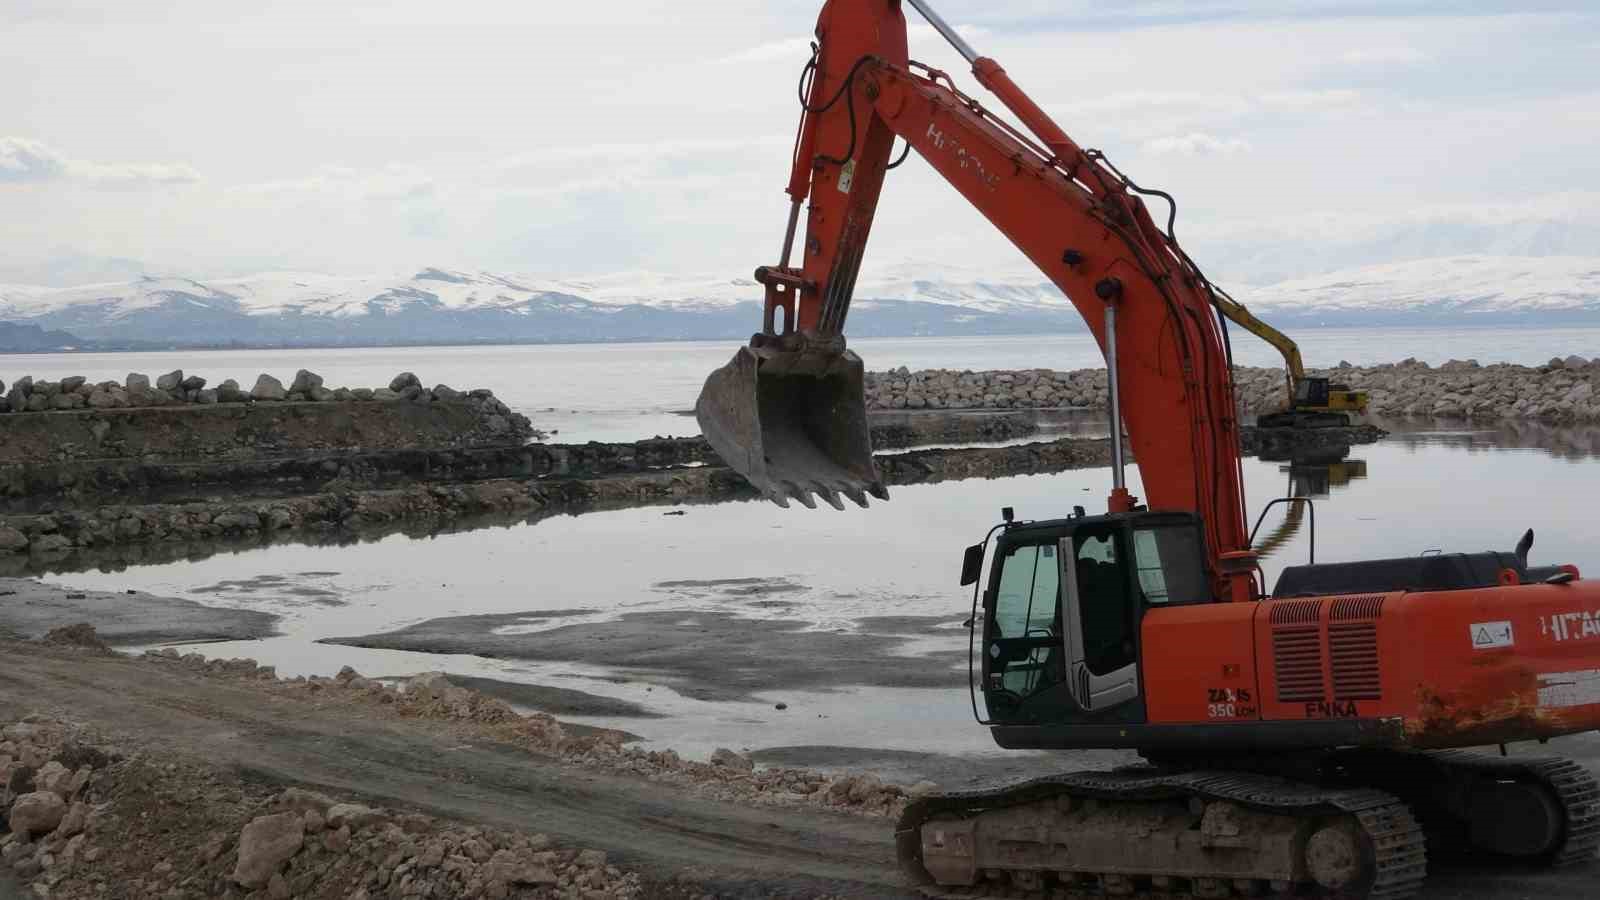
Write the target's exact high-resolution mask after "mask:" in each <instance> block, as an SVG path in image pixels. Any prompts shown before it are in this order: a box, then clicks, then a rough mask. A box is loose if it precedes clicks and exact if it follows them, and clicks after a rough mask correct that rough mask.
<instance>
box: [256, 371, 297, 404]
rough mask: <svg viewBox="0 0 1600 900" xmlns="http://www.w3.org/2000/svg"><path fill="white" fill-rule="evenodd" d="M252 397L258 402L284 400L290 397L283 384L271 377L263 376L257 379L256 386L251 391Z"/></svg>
mask: <svg viewBox="0 0 1600 900" xmlns="http://www.w3.org/2000/svg"><path fill="white" fill-rule="evenodd" d="M250 396H251V397H253V398H254V399H256V400H282V399H284V398H285V397H287V396H288V391H285V390H284V389H283V382H281V381H279V380H278V379H276V378H273V377H272V376H271V375H266V374H263V375H262V376H261V377H260V378H257V379H256V386H255V387H254V388H252V389H251V390H250Z"/></svg>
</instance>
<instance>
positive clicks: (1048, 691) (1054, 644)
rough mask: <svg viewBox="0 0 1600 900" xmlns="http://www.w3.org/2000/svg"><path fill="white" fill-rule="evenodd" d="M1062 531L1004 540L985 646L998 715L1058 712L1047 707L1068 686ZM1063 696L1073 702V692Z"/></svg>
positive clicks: (988, 696) (988, 692)
mask: <svg viewBox="0 0 1600 900" xmlns="http://www.w3.org/2000/svg"><path fill="white" fill-rule="evenodd" d="M1060 534H1061V532H1060V531H1055V532H1054V533H1050V534H1043V535H1039V536H1037V537H1033V538H1023V539H1019V540H1007V541H1002V542H1001V544H1000V546H999V552H998V554H997V558H996V560H995V566H996V568H995V571H994V573H993V575H992V577H991V581H990V588H989V597H988V602H987V603H985V610H984V611H985V614H986V616H985V622H984V651H983V689H984V703H985V705H986V706H988V708H989V715H990V717H991V718H994V719H996V720H1003V721H1008V722H1026V721H1041V720H1048V719H1050V718H1054V717H1055V715H1053V713H1052V711H1051V710H1048V709H1046V707H1048V706H1051V705H1052V703H1051V702H1050V698H1052V697H1055V696H1057V695H1059V694H1060V693H1061V689H1064V685H1065V682H1066V672H1067V669H1066V655H1067V649H1066V639H1065V637H1064V636H1063V634H1062V628H1061V558H1062V554H1061V546H1062V543H1061V540H1060ZM1060 699H1061V700H1063V701H1065V702H1066V703H1067V704H1068V706H1069V708H1070V703H1071V700H1070V697H1061V698H1060ZM1055 712H1056V713H1058V712H1059V710H1057V711H1055Z"/></svg>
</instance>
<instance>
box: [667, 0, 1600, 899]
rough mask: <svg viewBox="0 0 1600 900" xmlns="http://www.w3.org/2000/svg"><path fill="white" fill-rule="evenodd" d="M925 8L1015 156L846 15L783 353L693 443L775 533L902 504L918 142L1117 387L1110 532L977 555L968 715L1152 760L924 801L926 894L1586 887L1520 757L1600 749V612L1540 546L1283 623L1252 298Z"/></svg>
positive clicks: (787, 258) (777, 334)
mask: <svg viewBox="0 0 1600 900" xmlns="http://www.w3.org/2000/svg"><path fill="white" fill-rule="evenodd" d="M903 2H904V3H905V4H906V5H909V6H911V7H915V8H916V10H917V11H918V12H919V13H921V14H922V16H923V17H924V18H925V19H927V21H928V22H929V23H930V24H931V25H932V26H933V27H934V28H935V29H936V30H937V31H938V32H940V33H941V34H942V35H943V36H944V37H945V38H946V39H947V40H948V41H949V42H950V43H951V44H952V45H953V46H954V47H955V48H956V50H958V51H959V52H960V53H961V55H962V56H964V57H965V58H966V59H967V61H968V62H970V63H971V65H972V73H973V76H974V77H975V78H976V79H977V81H978V83H979V84H981V85H982V86H983V87H984V88H986V89H987V90H988V91H989V92H990V93H992V94H993V95H994V96H995V97H997V98H998V99H999V101H1000V102H1001V104H1003V105H1004V106H1005V108H1006V109H1008V110H1009V111H1010V112H1011V114H1012V115H1013V116H1015V118H1016V119H1017V120H1018V121H1020V123H1021V124H1022V126H1023V127H1022V128H1015V127H1012V126H1011V125H1009V124H1007V122H1006V121H1004V120H1002V119H1001V118H999V117H997V116H996V115H994V114H993V113H992V112H991V111H990V110H989V109H987V108H986V107H985V106H984V105H983V104H982V103H981V102H979V101H978V100H977V99H976V98H974V97H972V96H969V95H967V94H964V93H962V92H961V91H960V90H958V89H957V88H956V86H955V84H954V82H953V81H952V79H951V78H950V76H949V75H947V74H946V73H944V72H941V71H938V70H936V69H932V68H929V67H928V66H925V65H922V64H919V63H917V62H915V61H913V60H911V59H910V58H909V57H908V54H907V44H906V22H905V15H904V10H903V8H902V0H828V2H827V3H826V4H825V6H824V7H823V10H822V14H821V17H820V19H819V21H818V23H817V29H816V44H815V49H814V53H813V56H812V59H811V61H810V62H809V63H808V64H807V65H806V67H805V74H804V76H803V77H802V82H801V103H802V105H803V107H804V109H803V113H802V118H801V125H800V129H799V135H798V138H797V145H796V148H795V153H794V160H793V170H792V176H791V179H790V182H789V187H788V193H789V196H790V198H791V199H792V201H793V202H792V205H791V208H790V215H789V224H788V229H787V232H786V236H785V238H784V242H783V254H782V257H781V261H780V262H779V264H778V265H776V266H766V267H762V268H761V269H759V270H757V275H756V277H757V278H758V280H759V281H760V282H761V283H762V284H763V285H764V286H765V290H766V302H765V317H764V323H763V328H762V330H761V332H760V333H759V334H756V335H755V336H754V338H753V339H752V340H751V342H750V344H749V346H747V347H744V348H742V349H741V350H740V351H739V352H738V354H737V356H736V357H735V358H734V360H733V361H732V362H731V363H729V365H728V366H726V367H724V368H722V369H720V370H718V371H717V372H715V373H713V374H712V375H711V376H710V378H708V380H707V383H706V387H705V390H704V392H703V393H702V395H701V398H700V400H699V402H698V404H697V412H698V416H699V420H700V423H701V425H702V428H703V429H704V431H705V433H706V435H707V438H708V439H709V440H710V441H711V443H712V445H713V446H714V447H715V448H716V450H717V452H718V453H719V454H720V455H721V456H722V458H723V460H724V461H726V462H727V463H728V464H729V465H730V466H732V467H733V468H735V469H736V470H738V471H739V472H740V473H742V474H743V475H745V477H746V478H748V479H749V480H750V482H751V483H752V484H754V485H755V486H757V488H759V489H760V490H762V491H763V492H764V493H765V494H766V495H767V496H768V497H770V498H772V499H774V500H776V501H778V502H779V503H781V504H784V505H787V501H788V500H790V499H797V500H800V501H802V502H805V503H806V504H807V505H814V497H815V496H820V497H822V498H823V499H824V500H826V501H828V502H830V503H831V504H833V505H835V506H838V507H841V508H842V506H843V504H842V503H841V502H840V500H841V497H848V498H851V499H853V500H855V501H857V502H858V503H861V504H863V505H864V504H865V503H866V495H867V494H873V495H875V496H878V497H880V498H886V496H887V495H886V493H885V491H884V488H883V485H882V482H881V481H880V480H879V478H878V476H877V472H876V470H875V468H874V467H873V462H872V456H871V446H870V440H869V438H868V435H867V428H866V414H865V409H864V400H863V397H862V392H861V387H862V363H861V360H860V359H859V358H858V357H856V356H855V354H853V353H851V352H850V351H849V350H847V349H846V347H845V340H844V329H845V320H846V314H847V313H848V311H849V307H850V299H851V294H852V290H853V286H854V284H855V280H856V274H857V271H858V270H859V268H860V266H861V261H862V258H863V255H864V252H865V248H866V243H867V237H868V234H869V232H870V231H871V226H872V219H873V213H874V210H875V207H876V206H877V203H878V196H879V192H880V190H881V188H882V187H883V184H884V180H885V176H886V173H887V172H888V171H889V170H890V169H891V168H893V165H894V163H892V162H891V155H892V154H893V152H894V147H893V143H894V142H895V140H896V138H899V139H900V140H903V141H904V142H905V143H906V144H907V146H908V151H907V152H909V151H910V150H915V151H916V152H917V154H918V155H920V156H921V157H922V159H923V160H925V161H926V162H927V164H928V165H930V166H932V167H933V169H934V170H935V171H937V172H938V173H939V174H940V175H942V176H943V177H944V178H945V180H947V181H948V182H949V183H950V184H951V186H953V187H954V188H955V189H956V190H958V191H959V192H960V193H961V194H962V196H964V197H965V198H966V199H967V200H968V201H969V202H971V203H972V205H973V206H975V207H976V208H977V209H978V210H979V211H980V212H982V213H983V215H984V216H986V217H987V218H988V219H989V221H990V222H992V223H993V224H994V226H995V227H996V228H998V229H1000V231H1001V232H1003V233H1004V234H1005V235H1006V237H1008V238H1009V239H1010V240H1011V241H1012V242H1013V243H1014V244H1015V245H1016V246H1017V247H1018V248H1019V249H1020V250H1021V251H1022V252H1023V253H1024V254H1025V255H1026V256H1027V257H1028V259H1030V260H1031V261H1032V262H1033V263H1034V264H1035V265H1036V266H1038V267H1039V269H1040V271H1042V272H1044V273H1045V274H1046V275H1047V276H1048V277H1049V278H1050V279H1051V280H1052V281H1053V282H1054V283H1055V284H1057V285H1058V286H1060V288H1061V291H1062V293H1063V294H1065V296H1066V298H1067V300H1068V301H1070V302H1071V303H1072V304H1073V305H1074V306H1075V307H1076V308H1077V309H1078V311H1079V312H1080V313H1081V314H1082V315H1083V317H1084V319H1085V320H1086V321H1087V323H1088V326H1089V328H1090V330H1091V331H1092V332H1093V334H1094V337H1095V339H1096V340H1097V341H1098V342H1099V344H1100V347H1101V348H1102V350H1103V352H1104V354H1105V357H1106V363H1107V368H1108V371H1109V373H1110V378H1109V385H1110V388H1109V395H1108V405H1109V407H1110V410H1111V422H1112V425H1113V427H1112V428H1111V434H1112V436H1113V462H1112V467H1111V476H1112V482H1113V486H1112V488H1111V493H1110V497H1109V499H1108V504H1107V505H1108V511H1107V512H1106V514H1104V515H1087V514H1085V512H1084V511H1083V510H1082V509H1081V508H1075V509H1074V510H1073V511H1072V512H1070V513H1068V514H1066V515H1064V516H1061V517H1059V518H1053V519H1048V520H1042V521H1016V520H1015V518H1014V516H1013V515H1012V514H1011V511H1010V510H1006V511H1004V515H1003V518H1004V521H1003V522H1002V523H1001V524H999V525H996V526H995V527H994V529H992V530H991V531H990V532H989V535H988V537H986V538H985V540H984V541H983V542H982V543H980V544H977V545H974V546H972V547H969V548H967V550H966V555H965V557H964V559H963V566H962V573H961V584H962V585H964V586H965V585H971V586H973V591H974V593H973V605H974V607H975V609H974V613H975V614H974V617H973V622H974V623H975V624H973V626H972V635H971V642H972V646H973V648H974V652H973V653H972V655H971V656H972V657H975V660H976V661H975V662H974V663H973V664H972V665H973V667H974V668H975V670H976V671H975V672H973V673H971V676H972V679H971V680H973V681H975V684H974V685H973V691H972V693H973V703H972V706H973V712H974V715H975V716H976V717H977V718H978V720H979V722H980V723H981V724H983V725H986V726H988V727H989V728H990V729H991V734H992V736H993V738H994V740H995V741H996V742H997V743H998V744H999V745H1000V746H1002V747H1006V748H1045V749H1056V750H1079V749H1104V748H1122V749H1126V750H1131V751H1137V752H1138V753H1139V754H1140V755H1141V756H1142V757H1143V758H1144V760H1145V762H1144V764H1142V765H1139V766H1136V767H1131V768H1124V769H1118V770H1115V771H1107V772H1074V773H1066V774H1061V775H1057V776H1053V777H1048V778H1043V779H1039V780H1035V781H1029V782H1026V783H1022V784H1016V785H1012V786H1010V787H1006V788H1001V789H996V790H986V791H976V792H970V793H951V794H936V795H933V796H928V797H923V798H919V799H917V800H915V801H914V802H912V803H911V805H910V807H909V808H908V809H907V811H906V813H905V815H904V816H903V818H902V819H901V820H900V822H899V825H898V827H897V831H896V838H897V844H898V852H899V857H900V860H901V864H902V867H903V868H904V871H905V873H906V875H907V877H908V878H909V879H910V881H911V882H912V883H914V884H915V885H917V886H918V887H919V888H920V889H921V890H922V891H923V892H924V893H925V894H927V895H929V896H935V897H984V896H994V897H999V896H1004V897H1039V898H1045V897H1058V896H1067V895H1076V894H1079V893H1087V894H1091V895H1092V894H1103V895H1109V896H1118V897H1122V896H1139V895H1150V896H1162V897H1175V896H1184V897H1200V898H1222V897H1230V896H1234V895H1239V896H1259V895H1263V894H1267V893H1269V892H1270V893H1275V894H1281V895H1286V896H1287V895H1294V896H1330V897H1332V896H1337V897H1350V898H1383V900H1389V898H1402V897H1407V896H1410V895H1412V894H1413V893H1415V892H1416V891H1417V890H1418V889H1419V887H1420V886H1421V884H1422V882H1423V879H1424V876H1425V874H1426V870H1427V857H1428V855H1429V853H1433V854H1436V855H1437V854H1439V853H1441V852H1443V853H1450V852H1455V851H1461V852H1468V853H1472V854H1474V855H1476V856H1478V857H1489V856H1494V857H1507V858H1515V859H1518V860H1522V861H1525V862H1526V861H1537V862H1541V863H1547V864H1565V863H1572V862H1578V861H1586V860H1591V859H1593V858H1594V856H1595V850H1596V847H1597V844H1600V786H1597V784H1596V781H1595V779H1594V778H1593V777H1591V776H1590V774H1589V773H1588V771H1587V770H1585V769H1584V768H1583V767H1581V766H1579V765H1578V764H1576V763H1574V762H1572V761H1569V760H1564V759H1561V758H1556V757H1546V756H1534V755H1521V754H1518V755H1514V756H1507V755H1505V753H1504V751H1505V749H1506V744H1508V743H1510V742H1516V741H1529V740H1540V741H1543V740H1546V739H1548V738H1553V737H1556V736H1558V735H1565V734H1572V733H1575V732H1582V731H1589V730H1593V729H1596V728H1597V727H1600V584H1596V583H1594V582H1588V581H1584V580H1582V579H1581V578H1580V576H1579V572H1578V570H1577V569H1576V568H1575V567H1573V566H1536V565H1533V564H1531V563H1530V562H1529V560H1528V551H1529V549H1530V547H1531V545H1532V540H1533V533H1532V532H1531V531H1530V532H1528V533H1527V534H1526V535H1525V536H1524V537H1523V539H1522V541H1521V542H1519V544H1518V546H1517V548H1516V550H1515V551H1513V552H1484V553H1456V554H1439V555H1431V556H1421V557H1412V558H1398V559H1379V560H1367V561H1361V562H1337V563H1323V564H1315V563H1312V564H1307V565H1297V566H1289V567H1287V568H1285V569H1284V570H1283V571H1282V573H1281V575H1280V577H1279V578H1278V579H1277V581H1276V583H1275V584H1274V585H1273V587H1272V589H1271V590H1270V591H1269V590H1268V589H1267V587H1266V584H1265V577H1264V575H1263V574H1262V571H1261V568H1260V566H1259V565H1258V560H1257V556H1256V554H1255V553H1254V552H1253V551H1252V550H1251V537H1252V535H1251V531H1250V529H1249V528H1247V520H1246V514H1245V498H1244V491H1243V478H1242V474H1241V466H1240V457H1239V434H1238V432H1239V422H1238V420H1237V415H1238V413H1237V406H1236V404H1235V399H1234V387H1233V383H1232V378H1231V363H1230V356H1231V352H1230V347H1229V341H1228V333H1227V323H1226V321H1225V320H1224V317H1223V316H1221V315H1219V309H1218V298H1219V297H1220V298H1223V299H1226V295H1224V294H1222V293H1221V291H1220V290H1219V289H1218V288H1217V287H1216V286H1215V285H1213V284H1212V283H1211V282H1210V281H1208V280H1207V279H1206V277H1205V275H1204V274H1202V272H1201V270H1200V268H1199V267H1198V266H1197V265H1195V263H1194V261H1193V260H1192V259H1190V258H1189V256H1188V255H1187V254H1186V253H1184V251H1183V250H1182V249H1181V248H1180V247H1179V245H1178V242H1177V240H1176V238H1175V236H1174V232H1173V221H1174V218H1175V207H1174V205H1173V201H1172V198H1171V197H1170V196H1169V195H1167V194H1164V193H1162V192H1160V191H1156V190H1151V189H1147V188H1145V187H1142V186H1140V185H1139V184H1136V183H1135V182H1134V181H1133V180H1132V179H1130V178H1129V177H1127V176H1126V175H1124V174H1123V173H1122V172H1121V171H1119V170H1118V169H1117V168H1116V167H1115V166H1114V165H1113V164H1112V163H1111V162H1110V161H1109V160H1108V159H1106V157H1105V155H1104V154H1103V153H1101V152H1099V151H1096V150H1091V149H1084V148H1082V147H1080V146H1079V145H1078V144H1077V143H1075V142H1074V141H1073V140H1072V139H1071V138H1069V137H1068V136H1067V135H1066V133H1064V132H1063V131H1062V130H1061V128H1059V127H1058V126H1057V125H1056V124H1055V123H1054V122H1053V121H1051V119H1050V118H1049V117H1048V116H1047V115H1046V114H1045V113H1044V111H1043V110H1041V109H1040V108H1039V106H1037V105H1036V104H1035V103H1034V102H1033V101H1031V100H1030V99H1029V98H1028V97H1027V95H1025V94H1024V93H1023V92H1022V91H1021V90H1020V89H1019V88H1018V87H1017V85H1016V84H1015V83H1014V82H1013V81H1012V80H1011V78H1010V77H1009V76H1008V75H1007V74H1006V72H1005V70H1004V69H1002V68H1001V67H1000V66H999V64H997V63H996V62H995V61H994V60H992V59H989V58H986V57H983V56H980V55H979V54H978V53H976V52H975V51H974V50H973V49H972V48H971V47H969V46H968V45H967V43H966V41H964V40H963V39H962V37H961V36H960V35H959V34H958V33H957V32H956V31H955V30H953V29H952V28H950V27H949V26H948V25H947V24H946V23H945V22H944V21H943V20H941V19H940V18H939V17H938V16H937V15H936V14H934V12H933V11H932V10H931V9H929V8H928V5H927V3H926V2H925V0H903ZM902 158H903V157H902ZM808 198H809V201H810V203H809V207H806V208H805V210H804V211H805V213H806V220H805V234H804V239H803V241H802V242H801V243H800V244H799V245H798V248H797V247H796V243H795V242H796V232H797V230H798V225H799V220H800V214H801V212H802V207H803V206H804V205H805V203H806V201H807V199H808ZM1147 200H1159V201H1161V202H1162V204H1163V205H1164V207H1165V208H1164V209H1162V212H1164V215H1158V216H1153V215H1152V212H1151V209H1150V208H1149V207H1148V206H1147V202H1146V201H1147ZM796 250H798V253H799V257H798V259H796V258H794V252H795V251H796ZM1119 422H1121V423H1125V424H1126V428H1127V435H1128V440H1129V441H1130V442H1131V445H1132V449H1133V451H1134V453H1135V455H1136V457H1137V460H1138V465H1139V468H1140V471H1141V473H1142V475H1143V484H1144V491H1145V493H1146V494H1147V497H1146V499H1145V502H1143V503H1141V502H1140V500H1139V499H1138V498H1136V497H1134V496H1133V495H1132V494H1130V492H1129V491H1128V488H1127V486H1126V484H1125V482H1124V478H1123V469H1124V465H1123V463H1124V460H1123V456H1124V453H1123V447H1122V439H1121V433H1122V429H1121V428H1119V427H1117V425H1118V423H1119ZM1263 512H1265V511H1263ZM991 539H992V543H993V550H992V552H991V551H990V550H989V545H990V543H991ZM986 556H987V557H989V558H990V560H991V561H990V562H989V566H988V569H989V572H988V577H987V580H986V582H984V579H983V578H982V575H983V568H984V564H985V557H986ZM980 582H983V584H982V590H981V592H980V591H979V586H980ZM980 604H981V607H982V609H981V611H980V610H977V609H976V607H978V606H979V605H980ZM979 693H981V694H982V697H983V704H982V709H983V712H982V713H981V714H980V713H979V704H978V702H977V694H979ZM1495 744H1498V745H1500V746H1501V748H1502V753H1501V755H1493V754H1490V753H1485V752H1479V751H1475V750H1470V749H1465V748H1473V747H1484V746H1490V745H1495Z"/></svg>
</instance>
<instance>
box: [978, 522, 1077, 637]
mask: <svg viewBox="0 0 1600 900" xmlns="http://www.w3.org/2000/svg"><path fill="white" fill-rule="evenodd" d="M1060 583H1061V569H1060V565H1059V560H1058V559H1057V558H1056V545H1055V544H1054V543H1053V542H1052V543H1049V544H1027V545H1023V546H1020V547H1015V548H1013V549H1012V550H1011V552H1010V553H1009V554H1008V555H1007V556H1006V558H1005V560H1004V564H1003V567H1002V568H1001V569H1000V586H999V591H998V594H997V596H996V598H995V609H994V621H995V627H996V629H997V630H998V632H999V633H998V634H997V635H996V636H997V637H1006V638H1019V637H1027V636H1029V635H1035V634H1041V633H1043V634H1049V633H1050V632H1051V631H1052V630H1053V629H1052V623H1053V622H1054V620H1055V615H1056V597H1057V595H1058V593H1059V591H1058V588H1059V586H1060Z"/></svg>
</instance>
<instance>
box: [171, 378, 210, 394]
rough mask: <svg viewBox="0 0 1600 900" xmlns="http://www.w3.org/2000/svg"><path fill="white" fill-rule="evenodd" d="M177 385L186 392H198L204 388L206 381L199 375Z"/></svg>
mask: <svg viewBox="0 0 1600 900" xmlns="http://www.w3.org/2000/svg"><path fill="white" fill-rule="evenodd" d="M178 384H179V386H180V387H182V388H183V389H184V390H186V391H198V390H200V389H201V388H203V387H205V386H206V380H205V379H204V378H201V377H200V376H199V375H190V376H189V377H188V378H185V379H183V381H181V382H179V383H178Z"/></svg>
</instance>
